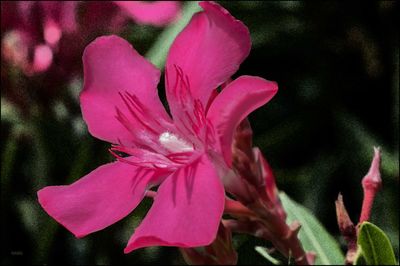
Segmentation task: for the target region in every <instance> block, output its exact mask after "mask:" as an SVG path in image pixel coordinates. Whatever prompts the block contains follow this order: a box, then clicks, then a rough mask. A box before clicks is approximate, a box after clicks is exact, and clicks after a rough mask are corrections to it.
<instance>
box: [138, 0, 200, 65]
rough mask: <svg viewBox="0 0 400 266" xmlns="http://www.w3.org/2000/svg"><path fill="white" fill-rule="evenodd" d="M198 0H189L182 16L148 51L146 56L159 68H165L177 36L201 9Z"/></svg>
mask: <svg viewBox="0 0 400 266" xmlns="http://www.w3.org/2000/svg"><path fill="white" fill-rule="evenodd" d="M200 10H201V9H200V6H199V5H198V1H193V2H192V1H189V2H187V3H186V4H185V5H184V7H183V8H182V14H181V18H180V19H179V20H178V21H176V22H175V23H173V24H172V25H171V26H169V27H167V28H166V29H165V30H164V31H163V32H162V33H161V34H160V35H159V37H158V39H157V40H156V41H155V42H154V44H153V46H152V47H151V48H150V49H149V50H148V52H147V53H146V58H147V59H149V60H150V62H152V63H153V64H154V65H155V66H156V67H157V68H159V69H163V68H164V63H165V60H166V58H167V54H168V51H169V47H170V46H171V44H172V42H173V41H174V40H175V37H176V36H177V35H178V34H179V32H181V31H182V29H183V28H184V27H185V26H186V25H187V24H188V23H189V21H190V19H191V18H192V16H193V14H194V13H196V12H198V11H200Z"/></svg>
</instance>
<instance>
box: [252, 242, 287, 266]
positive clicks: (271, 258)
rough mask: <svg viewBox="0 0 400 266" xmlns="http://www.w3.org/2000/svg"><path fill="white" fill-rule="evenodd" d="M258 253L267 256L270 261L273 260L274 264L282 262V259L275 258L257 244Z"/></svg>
mask: <svg viewBox="0 0 400 266" xmlns="http://www.w3.org/2000/svg"><path fill="white" fill-rule="evenodd" d="M254 249H255V250H256V251H257V252H258V253H260V255H261V256H263V257H264V258H266V259H267V260H268V261H269V262H271V263H272V264H273V265H280V264H282V262H281V261H280V260H277V259H275V258H274V257H272V256H271V255H270V254H269V253H268V251H267V250H266V249H265V248H264V247H260V246H256V247H255V248H254Z"/></svg>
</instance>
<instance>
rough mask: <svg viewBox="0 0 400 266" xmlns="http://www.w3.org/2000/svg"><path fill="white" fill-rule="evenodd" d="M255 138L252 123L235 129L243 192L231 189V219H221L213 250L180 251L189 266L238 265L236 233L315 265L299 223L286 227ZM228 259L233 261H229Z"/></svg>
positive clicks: (271, 177) (235, 153)
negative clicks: (255, 143)
mask: <svg viewBox="0 0 400 266" xmlns="http://www.w3.org/2000/svg"><path fill="white" fill-rule="evenodd" d="M252 137H253V132H252V129H251V126H250V123H249V121H248V120H247V119H244V120H243V121H242V122H241V123H240V125H239V126H238V127H237V129H236V132H235V135H234V141H233V144H232V168H233V171H234V177H232V178H235V179H236V180H235V185H236V186H240V188H237V189H231V190H230V191H229V192H230V194H231V195H232V197H228V196H227V198H226V201H225V211H224V213H225V216H224V217H227V216H229V218H226V219H225V218H224V219H222V222H221V225H220V230H219V232H218V235H217V238H216V240H215V241H214V242H213V243H212V244H211V245H210V246H208V247H205V248H202V250H199V249H181V252H182V253H183V255H184V258H185V260H186V262H188V263H194V264H235V263H236V260H237V254H236V252H235V250H234V249H233V246H232V244H231V243H230V242H231V239H232V237H231V233H232V232H234V233H244V234H249V235H253V236H255V237H258V238H262V239H264V240H266V241H269V242H271V243H272V244H273V246H274V247H275V249H276V250H278V251H279V252H280V253H281V254H283V255H284V256H285V257H287V258H292V259H293V260H294V262H295V263H296V264H298V265H310V264H313V263H314V260H315V254H314V253H312V252H305V251H304V249H303V247H302V245H301V243H300V240H299V238H298V232H299V230H300V224H299V222H297V221H294V222H292V224H290V225H288V224H287V223H286V212H285V211H284V209H283V206H282V204H281V201H280V199H279V193H278V189H277V186H276V182H275V177H274V175H273V172H272V170H271V167H270V166H269V164H268V162H267V161H266V160H265V158H264V157H263V155H262V153H261V151H260V150H259V149H258V148H257V147H253V144H252ZM221 228H224V229H223V230H222V229H221ZM228 235H229V236H228ZM215 247H218V248H221V250H222V251H221V252H220V253H221V254H222V258H218V256H215V254H216V253H215V250H216V248H215ZM210 253H211V254H210ZM227 255H228V257H229V256H231V258H230V259H227V257H226V256H227ZM222 262H223V263H222Z"/></svg>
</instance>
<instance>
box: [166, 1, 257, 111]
mask: <svg viewBox="0 0 400 266" xmlns="http://www.w3.org/2000/svg"><path fill="white" fill-rule="evenodd" d="M200 5H201V7H202V8H203V9H204V11H203V12H200V13H197V14H195V15H194V16H193V18H192V20H191V21H190V22H189V24H188V25H187V26H186V27H185V29H184V30H183V31H182V32H181V33H180V34H179V35H178V36H177V38H176V39H175V41H174V43H173V44H172V46H171V49H170V51H169V54H168V58H167V64H166V67H167V74H168V75H167V79H168V82H167V86H166V87H167V97H168V95H169V94H172V92H171V91H172V90H173V87H174V82H175V80H176V77H177V73H176V71H175V67H174V66H175V65H176V66H178V67H179V68H181V69H182V72H183V74H184V75H187V76H188V79H189V82H190V88H191V92H192V95H193V97H194V98H195V99H196V98H197V99H200V100H201V102H202V104H203V106H207V101H208V98H209V97H210V94H211V91H212V90H213V89H216V88H217V87H218V86H219V85H221V84H222V83H223V82H225V81H226V80H227V79H228V78H229V77H230V76H231V75H233V74H234V73H235V72H236V71H237V70H238V68H239V65H240V64H241V63H242V61H243V60H244V59H245V58H246V57H247V55H248V54H249V52H250V46H251V40H250V35H249V31H248V29H247V27H246V26H245V25H244V24H243V23H242V22H241V21H239V20H236V19H235V18H234V17H232V16H231V15H230V14H229V12H228V11H227V10H225V9H224V8H222V7H221V6H219V5H218V4H216V3H212V2H201V3H200ZM168 83H170V84H168ZM168 101H169V103H170V105H173V104H175V103H174V102H170V97H168ZM172 101H173V100H172Z"/></svg>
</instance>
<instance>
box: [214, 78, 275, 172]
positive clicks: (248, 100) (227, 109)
mask: <svg viewBox="0 0 400 266" xmlns="http://www.w3.org/2000/svg"><path fill="white" fill-rule="evenodd" d="M277 91H278V86H277V84H276V83H275V82H272V81H268V80H265V79H262V78H260V77H253V76H241V77H239V78H237V79H236V80H234V81H232V82H231V83H229V84H228V85H227V86H226V88H224V89H223V90H222V92H221V93H220V94H219V95H218V96H217V97H216V99H215V100H214V101H213V103H212V104H211V106H210V109H209V110H208V113H207V118H208V119H209V120H210V121H211V123H212V124H213V125H214V128H215V129H216V132H217V135H218V137H219V140H220V144H221V149H222V153H223V155H224V158H225V161H226V163H227V164H228V166H230V165H231V161H232V158H231V145H232V139H233V134H234V132H235V129H236V127H237V126H238V125H239V123H240V122H241V121H242V120H243V119H244V118H245V117H246V116H247V115H249V114H250V113H251V112H252V111H254V110H255V109H257V108H259V107H260V106H262V105H264V104H266V103H267V102H268V101H269V100H271V98H272V97H273V96H274V95H275V94H276V93H277Z"/></svg>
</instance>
